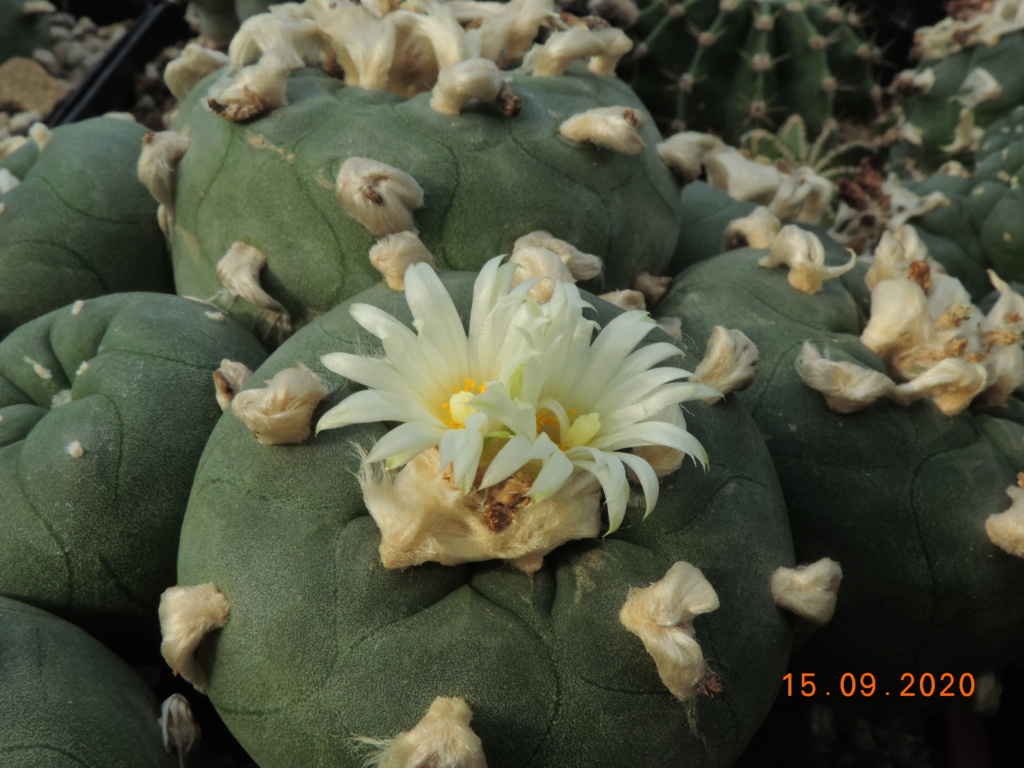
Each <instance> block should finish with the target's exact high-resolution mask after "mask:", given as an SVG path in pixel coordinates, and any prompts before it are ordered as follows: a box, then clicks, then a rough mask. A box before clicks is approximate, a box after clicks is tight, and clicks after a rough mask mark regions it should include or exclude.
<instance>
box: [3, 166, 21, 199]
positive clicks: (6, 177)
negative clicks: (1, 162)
mask: <svg viewBox="0 0 1024 768" xmlns="http://www.w3.org/2000/svg"><path fill="white" fill-rule="evenodd" d="M19 184H21V179H19V178H18V177H17V176H15V175H14V174H13V173H11V172H10V171H9V170H7V169H6V168H0V195H6V194H7V193H8V192H10V191H11V190H12V189H14V188H15V187H16V186H18V185H19Z"/></svg>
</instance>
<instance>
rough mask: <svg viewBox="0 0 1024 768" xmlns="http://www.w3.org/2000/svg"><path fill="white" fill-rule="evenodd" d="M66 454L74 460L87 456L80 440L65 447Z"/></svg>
mask: <svg viewBox="0 0 1024 768" xmlns="http://www.w3.org/2000/svg"><path fill="white" fill-rule="evenodd" d="M64 452H65V453H67V454H68V456H70V457H71V458H73V459H80V458H82V457H83V456H84V455H85V450H84V449H83V448H82V443H81V442H79V441H78V440H72V441H71V442H70V443H68V444H67V445H66V446H64Z"/></svg>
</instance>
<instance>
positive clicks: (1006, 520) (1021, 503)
mask: <svg viewBox="0 0 1024 768" xmlns="http://www.w3.org/2000/svg"><path fill="white" fill-rule="evenodd" d="M1006 494H1007V495H1008V496H1009V497H1010V499H1011V501H1012V503H1011V504H1010V507H1009V509H1007V510H1006V511H1005V512H999V513H998V514H995V515H989V516H988V519H986V520H985V532H986V533H987V534H988V538H989V540H990V541H991V542H992V543H993V544H995V545H996V546H997V547H999V548H1000V549H1001V550H1003V551H1004V552H1008V553H1010V554H1011V555H1013V556H1014V557H1024V488H1021V487H1020V486H1019V485H1011V486H1010V487H1009V488H1007V489H1006Z"/></svg>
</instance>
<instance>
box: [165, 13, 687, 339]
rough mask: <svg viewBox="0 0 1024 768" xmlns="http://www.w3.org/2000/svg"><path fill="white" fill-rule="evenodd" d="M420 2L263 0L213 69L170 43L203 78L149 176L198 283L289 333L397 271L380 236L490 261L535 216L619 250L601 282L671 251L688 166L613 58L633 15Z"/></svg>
mask: <svg viewBox="0 0 1024 768" xmlns="http://www.w3.org/2000/svg"><path fill="white" fill-rule="evenodd" d="M389 11H390V12H389ZM422 11H423V12H422V13H421V12H413V11H411V10H402V9H398V10H393V9H390V7H387V8H384V7H382V8H380V9H376V11H375V12H372V11H371V10H367V8H366V7H364V6H361V5H357V4H351V3H344V4H324V3H319V2H315V1H314V0H309V1H308V2H306V3H304V4H302V5H290V6H287V7H285V6H282V7H275V9H274V11H273V12H272V13H270V14H263V15H259V16H254V17H252V18H250V19H249V20H248V21H246V22H245V24H244V25H243V26H242V29H241V30H240V32H239V33H238V34H237V35H236V36H235V38H234V41H233V42H232V46H231V50H230V56H229V58H230V62H229V64H228V66H227V68H226V69H225V70H221V71H219V72H217V73H216V74H214V75H212V76H211V77H210V78H209V79H207V80H204V81H203V82H201V83H199V84H197V85H194V87H193V83H194V82H195V79H196V78H197V77H198V75H199V73H201V72H204V71H209V69H208V68H206V69H204V67H213V66H216V65H217V63H216V62H217V60H216V57H214V56H212V55H210V54H202V53H200V52H198V51H197V50H196V49H193V50H192V51H186V56H185V57H183V60H182V62H181V64H180V65H172V67H171V68H170V72H171V74H170V75H169V76H168V77H169V82H172V84H175V85H174V88H177V89H178V90H179V91H180V92H181V95H184V93H185V91H187V90H189V89H191V92H190V93H189V95H188V98H187V99H185V101H184V102H183V104H182V107H181V111H180V114H179V115H178V118H177V120H176V122H175V125H174V131H175V132H176V133H171V134H168V135H167V136H166V137H164V138H162V139H161V144H160V147H162V148H163V149H158V148H157V146H156V145H154V150H155V152H156V154H159V153H160V152H164V151H166V155H164V156H165V157H167V158H168V159H169V161H168V163H167V164H166V167H165V168H164V170H165V171H166V173H165V175H164V176H163V177H161V178H159V179H155V178H150V179H149V180H148V181H147V183H148V184H149V185H150V187H151V189H154V192H155V193H157V192H160V193H161V194H163V195H164V197H163V198H161V197H160V196H159V195H158V199H160V200H161V203H162V204H163V210H164V212H165V213H164V218H165V225H166V227H167V231H168V233H169V236H170V241H171V246H172V252H173V259H174V265H175V266H174V268H175V280H176V283H177V288H178V292H179V293H181V294H184V295H189V296H195V297H198V298H202V299H207V300H214V301H216V302H218V303H220V304H221V305H222V306H224V307H226V308H227V309H228V310H229V311H231V312H232V313H233V314H237V315H238V316H240V317H243V318H246V320H247V321H250V322H255V323H262V324H263V326H264V327H263V329H262V330H263V331H264V332H265V333H266V332H269V333H270V334H271V335H276V337H277V338H278V339H280V338H281V337H283V336H285V335H287V333H288V331H289V330H290V329H291V328H298V327H300V326H301V325H303V324H305V323H307V322H309V321H310V320H312V319H314V318H315V317H317V316H318V315H320V314H322V313H323V312H325V311H326V310H328V309H330V308H331V307H332V306H334V305H336V304H337V303H339V302H341V301H342V300H344V299H345V298H347V297H349V296H351V295H353V294H354V293H356V292H358V291H360V290H362V289H364V288H366V287H368V286H370V285H372V284H374V283H376V282H377V281H378V280H379V279H380V272H378V271H377V269H376V268H375V266H374V265H373V264H371V262H370V260H368V259H367V257H366V254H367V252H368V251H369V250H370V248H371V246H376V247H375V249H374V253H373V259H374V261H375V263H376V264H377V265H378V266H380V267H381V268H382V269H384V270H385V271H386V272H388V274H390V275H391V279H393V280H397V281H400V277H401V274H402V272H403V270H404V267H405V265H407V264H408V263H411V261H410V260H424V259H430V260H433V261H435V262H436V263H437V264H438V265H439V266H441V267H446V268H458V269H478V268H479V266H480V265H481V264H482V263H483V261H484V260H485V258H486V257H485V254H492V253H501V252H509V251H511V250H512V248H513V246H514V245H515V244H516V242H517V240H518V239H519V238H521V237H523V236H525V235H527V234H529V233H532V232H535V231H545V232H548V233H549V234H550V235H552V236H553V237H555V238H559V239H561V240H563V241H569V242H572V243H573V245H574V246H575V247H576V248H578V249H579V251H582V252H584V253H586V254H590V255H591V256H590V263H591V264H594V265H596V264H597V259H596V258H594V257H599V258H603V259H604V271H603V275H601V276H598V275H597V272H598V270H599V268H598V267H596V266H595V267H594V268H588V270H587V274H585V275H582V274H576V275H575V276H576V277H587V278H591V279H592V282H591V283H589V285H591V286H592V287H602V284H603V287H604V289H606V290H607V289H611V288H617V289H623V288H630V286H631V284H632V283H633V281H634V279H635V278H636V277H637V275H638V274H639V273H641V272H644V271H646V272H648V273H652V274H658V273H659V270H660V269H661V268H662V267H664V265H665V264H666V263H667V261H668V258H669V254H670V250H671V242H672V240H673V239H674V237H675V233H676V227H677V226H678V222H677V213H678V187H677V185H676V184H675V183H674V181H673V179H672V177H671V174H670V173H669V171H668V170H667V169H666V168H665V167H664V165H663V163H662V162H661V161H660V160H659V158H658V156H657V154H656V152H655V148H654V145H655V143H656V142H657V140H658V138H659V137H658V134H657V131H656V130H655V128H654V126H653V124H650V123H649V122H648V121H647V120H646V117H645V115H644V113H643V110H642V105H641V104H640V103H639V102H638V101H637V100H636V98H635V96H634V95H633V94H632V93H631V92H630V90H629V88H628V87H627V86H626V85H625V84H624V83H622V82H621V81H619V80H618V79H617V78H615V77H614V76H613V71H614V68H615V64H616V62H617V61H618V59H619V58H620V57H621V56H622V54H624V53H625V52H626V51H627V50H628V49H629V46H630V43H629V40H628V39H627V38H626V36H625V34H624V33H622V32H621V31H620V30H616V29H613V28H610V27H608V26H607V25H606V24H604V23H603V22H600V20H593V19H588V20H579V19H575V18H574V17H559V16H557V15H556V14H554V13H553V11H552V7H551V4H550V2H546V0H516V2H512V3H509V4H508V5H505V6H491V5H488V4H476V3H469V4H466V5H465V6H459V5H456V4H451V5H445V4H440V5H435V4H427V5H425V6H424V7H423V8H422ZM463 25H466V26H465V27H464V26H463ZM543 27H550V28H551V30H552V33H551V35H550V37H549V38H548V40H547V42H546V43H545V44H544V45H536V46H533V40H534V37H535V36H536V35H537V33H538V30H540V29H541V28H543ZM531 46H533V47H531ZM200 56H204V57H205V58H204V59H203V61H204V62H205V64H203V65H202V66H200V67H198V68H196V69H189V67H190V66H191V65H190V64H189V61H191V60H192V59H193V58H195V59H198V57H200ZM190 57H192V58H190ZM520 60H523V65H522V67H521V68H520V69H519V70H517V71H514V72H511V73H508V74H506V73H503V72H502V71H501V70H500V69H499V66H498V65H496V64H495V62H497V64H500V65H501V66H508V65H511V64H514V63H517V62H519V61H520ZM577 60H583V61H584V62H587V63H588V66H589V70H590V71H587V70H586V69H584V68H583V66H582V62H581V63H576V64H574V63H573V62H574V61H577ZM321 64H322V65H323V66H318V65H321ZM304 65H314V66H305V67H304ZM292 70H297V71H294V72H293V73H292V74H290V75H289V73H290V72H292ZM342 76H343V77H344V80H343V81H342V80H341V79H340V78H341V77H342ZM179 82H183V83H185V84H183V85H180V86H179V85H177V83H179ZM225 118H227V119H225ZM645 123H646V125H645ZM161 136H163V135H161ZM229 253H230V257H228V256H227V255H228V254H229ZM261 269H262V273H261ZM243 283H244V285H243Z"/></svg>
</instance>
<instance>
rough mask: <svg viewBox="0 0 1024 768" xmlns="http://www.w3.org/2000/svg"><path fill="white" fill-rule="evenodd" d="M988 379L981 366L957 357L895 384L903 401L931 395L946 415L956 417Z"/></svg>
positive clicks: (948, 358) (980, 390)
mask: <svg viewBox="0 0 1024 768" xmlns="http://www.w3.org/2000/svg"><path fill="white" fill-rule="evenodd" d="M987 380H988V376H987V374H986V372H985V367H984V366H982V365H979V364H978V363H971V362H968V361H966V360H963V359H962V358H959V357H947V358H946V359H944V360H941V361H939V362H938V363H936V364H935V365H933V366H932V367H931V368H929V369H928V370H926V371H925V372H924V373H922V374H920V375H919V376H916V377H914V378H913V379H911V380H910V381H908V382H907V383H905V384H900V385H899V386H897V387H896V393H897V396H898V398H899V400H901V401H902V402H904V403H909V402H913V401H914V400H916V399H918V398H920V397H930V398H931V399H932V401H933V402H934V403H935V405H937V406H938V408H939V410H940V411H942V413H944V414H945V415H946V416H956V415H957V414H958V413H960V412H961V411H963V410H964V409H965V408H967V406H969V405H970V404H971V401H972V400H973V399H974V398H975V397H976V396H977V395H978V394H980V393H981V392H982V391H983V390H984V389H985V385H986V382H987Z"/></svg>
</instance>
